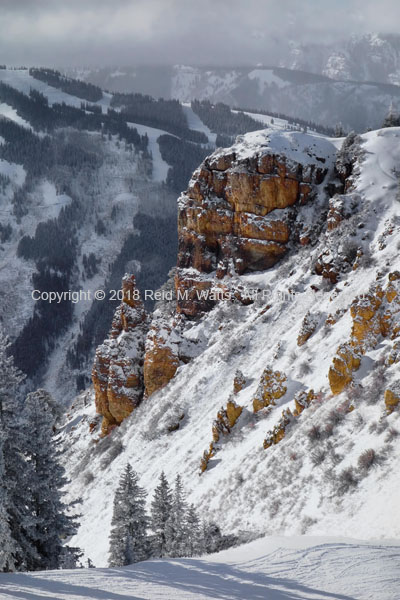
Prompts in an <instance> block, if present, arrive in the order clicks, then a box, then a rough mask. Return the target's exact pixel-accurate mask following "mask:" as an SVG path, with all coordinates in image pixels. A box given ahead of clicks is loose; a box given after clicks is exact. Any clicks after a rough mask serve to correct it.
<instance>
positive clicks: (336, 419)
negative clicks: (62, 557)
mask: <svg viewBox="0 0 400 600" xmlns="http://www.w3.org/2000/svg"><path fill="white" fill-rule="evenodd" d="M399 140H400V129H398V128H389V129H384V130H378V131H373V132H370V133H367V134H365V135H363V136H361V138H360V139H359V140H357V139H353V141H352V144H350V143H349V141H348V142H347V146H346V148H347V149H346V150H343V151H342V152H341V153H339V157H338V159H337V161H336V165H335V152H336V149H337V148H339V147H340V146H341V144H342V142H343V140H337V139H328V138H321V137H320V136H313V135H311V134H301V133H293V132H279V131H276V130H272V131H271V130H265V131H263V132H256V133H252V134H248V135H246V136H243V137H242V138H240V139H239V140H238V141H237V143H236V144H235V145H234V146H233V147H232V148H231V149H228V150H226V151H218V152H217V153H215V154H214V155H213V156H212V157H211V158H210V159H207V160H206V161H205V163H204V164H203V165H202V167H201V168H200V169H199V170H198V171H197V172H196V173H195V175H194V179H193V181H192V183H191V186H189V191H188V192H187V194H186V195H183V197H182V198H181V200H180V211H182V210H185V211H187V214H186V217H185V216H184V215H183V214H181V215H180V234H179V235H180V242H181V245H180V252H181V254H180V259H179V260H180V261H186V260H189V262H188V263H187V265H188V266H187V267H185V266H184V264H181V266H180V269H179V270H178V277H177V285H178V286H179V285H181V284H182V282H183V283H185V282H186V284H187V285H192V286H196V285H198V286H199V285H200V287H201V286H203V284H204V283H207V285H208V283H209V282H211V283H213V282H214V283H213V285H215V286H216V288H215V289H222V290H225V293H226V294H227V295H226V296H225V298H227V299H225V300H220V301H216V302H214V303H213V304H214V307H213V308H212V304H211V305H208V306H207V308H206V310H208V312H205V313H204V314H199V312H196V311H194V310H192V307H190V306H189V305H188V304H185V303H184V302H181V304H179V299H178V312H177V313H174V304H173V303H168V302H164V303H161V304H160V306H159V309H158V311H156V313H155V314H154V316H153V327H154V328H155V329H153V331H155V332H156V333H155V336H156V338H157V335H158V334H157V331H159V339H160V340H161V341H160V344H161V347H162V348H165V347H167V348H168V347H169V348H170V352H171V353H174V352H175V353H176V352H177V353H178V356H182V360H181V361H180V365H179V368H178V369H177V371H176V373H175V376H173V377H172V379H171V376H170V381H169V383H168V384H167V385H165V387H163V388H162V389H159V390H158V391H155V392H154V393H152V394H151V395H150V396H149V397H148V398H145V399H144V400H143V401H142V403H141V404H140V405H139V407H138V408H136V409H135V410H134V411H133V412H132V414H131V415H130V417H128V418H127V419H125V421H123V423H122V425H121V426H120V427H119V428H116V429H114V430H113V431H112V433H111V434H110V435H109V436H107V437H106V438H104V439H100V440H99V437H98V433H99V426H98V425H99V419H98V417H97V418H96V417H95V408H94V394H93V391H92V390H90V389H89V390H88V391H87V392H85V393H84V394H83V395H81V396H80V397H79V398H77V400H76V401H75V402H74V405H73V407H72V408H71V410H70V413H69V417H68V419H67V422H66V424H65V425H64V427H63V430H62V432H61V436H62V439H63V440H64V447H65V454H64V459H65V465H66V467H67V470H68V474H69V477H70V479H71V484H70V486H69V488H68V493H69V497H70V498H74V497H78V496H81V497H82V507H81V513H82V523H81V528H80V531H79V533H78V535H77V537H76V538H74V540H73V543H75V544H77V545H79V546H81V547H82V548H83V549H84V550H85V552H86V553H87V555H88V556H90V557H91V558H92V559H93V560H94V562H95V564H97V565H98V566H102V565H105V563H106V560H107V550H108V533H109V528H110V520H111V512H112V497H113V492H114V490H115V487H116V484H117V481H118V477H119V474H120V472H121V470H122V468H123V467H124V465H125V464H126V462H128V461H129V462H130V463H131V464H132V466H133V468H134V469H135V470H136V471H137V472H138V474H139V477H140V484H141V485H142V486H144V487H145V488H146V489H147V491H148V492H149V493H151V492H152V490H153V489H154V487H155V485H156V482H157V479H158V477H159V474H160V472H161V470H164V471H165V473H166V475H167V477H168V478H169V479H170V480H172V479H173V478H174V477H175V476H176V474H177V473H180V474H181V475H182V477H183V481H184V483H185V486H186V487H187V489H188V490H189V500H190V501H191V502H193V503H194V504H195V505H196V506H197V508H198V510H199V511H200V513H201V515H202V516H203V517H204V518H209V519H213V520H214V521H216V522H217V523H218V524H219V525H220V526H221V528H222V530H223V531H225V532H230V533H231V532H233V533H236V534H238V535H239V537H240V536H241V535H247V533H248V532H251V533H252V534H257V535H265V534H267V535H276V534H284V535H297V534H304V533H307V534H308V535H327V534H330V535H338V536H352V537H358V538H363V539H371V538H376V539H382V538H396V537H397V538H399V537H400V520H399V513H398V510H397V497H396V490H397V489H398V488H399V485H400V475H399V473H400V454H399V451H398V439H399V438H398V436H399V431H400V413H399V412H398V409H396V398H398V397H399V393H398V356H399V355H398V351H399V349H398V332H399V331H400V328H399V311H398V298H399V289H398V287H399V276H398V270H399V269H400V244H399V236H400V205H399V202H398V200H397V199H396V193H397V190H398V171H397V169H398V147H399ZM274 165H275V166H274ZM317 166H319V167H321V169H322V168H323V169H325V171H324V173H325V175H324V177H322V180H321V173H322V171H320V172H319V173H317V171H316V168H317ZM210 169H211V171H210ZM212 169H214V170H212ZM218 169H219V171H218ZM257 169H258V170H257ZM271 169H272V170H271ZM274 169H275V171H274ZM309 169H311V172H312V173H314V175H313V176H312V177H310V171H309ZM209 172H210V173H211V175H210V174H208V173H209ZM260 172H261V174H260ZM263 173H267V174H266V175H263ZM285 173H286V175H285ZM299 173H302V175H299ZM296 177H297V178H299V177H300V181H303V182H304V181H307V180H308V181H309V182H310V181H311V183H309V184H308V185H309V187H310V189H309V190H308V191H307V194H309V195H308V196H307V198H306V197H305V196H302V195H300V196H297V198H300V199H301V198H303V200H299V199H298V200H297V204H295V205H294V207H293V211H294V212H291V211H290V210H289V212H288V208H275V209H274V211H273V212H272V213H269V214H268V215H267V216H266V217H264V219H266V223H268V224H269V225H268V227H272V225H273V224H274V221H273V219H274V217H275V218H277V219H278V222H280V223H281V225H279V227H281V226H283V225H282V224H283V223H285V222H286V223H291V225H290V227H292V228H293V232H296V231H297V232H298V233H297V234H296V235H297V237H296V235H295V234H294V233H293V236H292V237H290V238H289V242H288V244H289V246H288V252H287V254H286V256H285V257H284V258H282V259H281V260H280V262H278V263H277V264H276V265H275V266H274V267H273V268H269V269H267V270H264V271H255V272H251V271H250V272H247V273H246V272H245V273H244V274H242V275H238V274H237V273H236V274H235V272H234V270H233V264H234V263H235V261H236V263H235V264H236V265H237V268H238V269H239V272H240V269H241V268H242V267H243V260H242V259H241V258H240V255H239V260H238V255H237V254H235V253H234V252H233V251H232V252H233V253H232V254H231V259H229V260H228V261H227V262H228V263H229V264H228V271H229V270H230V275H225V276H224V271H223V266H222V265H221V264H218V267H217V271H213V270H211V271H209V272H206V268H209V265H210V264H211V269H212V264H213V262H212V260H213V258H212V252H214V251H215V250H214V249H213V247H212V245H211V241H210V240H209V241H208V242H207V239H206V237H205V234H201V233H200V234H199V240H200V242H199V243H200V245H196V244H197V241H196V239H197V238H196V235H197V234H196V235H195V231H197V230H196V229H195V228H196V227H200V225H201V226H202V227H209V225H207V223H209V224H213V223H214V225H215V223H217V224H219V225H221V226H223V231H225V232H227V231H229V229H227V223H228V221H227V219H228V218H230V217H229V215H230V210H231V209H229V210H228V204H227V201H229V202H234V203H235V210H236V211H238V210H239V209H238V206H240V205H241V202H245V199H246V198H247V204H246V206H247V210H248V211H250V212H251V211H253V210H255V209H257V211H258V214H259V215H260V214H261V215H262V214H265V213H263V212H262V206H270V204H268V203H270V202H273V201H277V202H279V203H283V202H284V201H285V198H286V200H288V198H289V196H288V197H286V196H285V193H286V192H285V193H284V192H283V191H282V192H281V193H280V194H281V195H280V194H278V193H277V195H276V197H275V196H274V194H275V192H274V191H271V190H276V189H281V188H279V186H280V185H282V186H283V187H282V190H283V189H285V190H286V191H287V193H289V192H288V190H289V191H290V189H292V186H294V185H295V181H296ZM224 178H225V179H224ZM257 178H260V179H261V180H263V181H265V182H266V183H264V184H262V185H265V186H266V187H265V190H266V191H265V195H264V196H263V195H262V193H261V192H260V191H259V187H258V186H259V185H260V186H261V184H258V183H257V181H258V179H257ZM280 178H281V179H280ZM339 178H341V179H340V180H339ZM210 181H213V183H210ZM221 181H225V186H226V187H223V185H222V187H221V183H220V182H221ZM227 181H228V182H230V183H229V184H228V183H226V182H227ZM271 181H272V182H274V183H273V184H272V183H271ZM280 181H281V183H280ZM204 182H209V183H208V184H205V183H204ZM235 182H236V183H235ZM249 182H253V184H254V189H253V191H250V188H249V187H248V186H249V185H250V183H249ZM268 182H270V183H268ZM290 182H292V183H290ZM270 185H271V186H272V185H273V186H274V187H273V188H272V187H271V188H270V187H269V186H270ZM296 185H298V183H297V184H296ZM299 185H300V188H301V189H303V190H304V192H303V193H305V192H306V188H304V187H303V188H302V187H301V186H302V185H303V186H304V185H305V184H304V183H300V184H299ZM207 186H208V187H207ZM212 186H214V187H212ZM246 190H247V191H246ZM335 191H336V194H335ZM243 194H244V195H243ZM333 194H335V195H334V196H333V198H332V197H331V198H330V196H332V195H333ZM242 195H243V196H242ZM185 198H186V199H185ZM274 198H275V200H274ZM305 198H306V199H305ZM196 202H197V203H199V202H203V212H202V213H200V212H199V213H198V214H199V217H198V218H199V219H200V220H196V218H195V217H192V216H191V214H192V213H190V210H192V209H193V208H195V207H196V206H197V205H198V204H197V205H196ZM253 202H254V203H255V204H254V206H253V204H252V203H253ZM248 203H250V204H248ZM281 206H282V204H281ZM244 210H246V208H245V209H244ZM207 211H211V215H210V221H207ZM212 211H214V212H212ZM235 214H236V215H237V218H236V219H235V222H238V221H240V219H241V216H240V213H239V212H236V213H235ZM242 214H245V213H242ZM248 214H249V213H248ZM212 215H214V217H212ZM185 219H186V220H185ZM258 219H259V220H258V221H257V219H256V221H255V222H257V223H259V226H260V230H259V231H260V232H261V231H264V230H263V229H262V227H263V226H264V225H262V223H264V221H262V219H261V220H260V217H258ZM286 219H289V220H288V221H286ZM261 221H262V223H261ZM246 223H247V224H248V223H250V221H248V222H246ZM276 223H277V221H275V225H276ZM185 227H186V229H185ZM210 227H211V225H210ZM246 227H247V225H246ZM276 227H278V226H277V225H276ZM199 231H200V232H201V231H205V229H199ZM207 231H209V232H211V233H212V232H213V231H214V230H213V229H211V228H209V229H207ZM221 231H222V230H221ZM236 231H238V230H236ZM243 231H246V228H245V229H244V230H243ZM277 231H281V230H280V229H279V230H277ZM216 235H220V234H219V233H218V231H217V233H216ZM221 235H222V234H221ZM223 235H225V234H223ZM226 235H229V234H226ZM235 235H236V236H238V237H237V239H236V242H235V236H233V237H231V238H229V237H228V238H227V239H225V238H224V237H221V238H218V237H217V240H219V243H220V244H221V254H220V256H221V261H222V259H224V257H226V256H229V252H231V250H230V248H229V244H228V242H229V240H230V242H229V243H230V244H232V248H233V246H234V244H235V243H239V248H240V247H241V246H240V244H241V243H242V242H243V239H244V238H240V235H239V234H238V233H236V234H235ZM241 235H244V233H243V234H241ZM252 235H253V237H254V236H255V235H256V233H253V234H252ZM185 236H186V237H185ZM202 236H203V238H202ZM186 239H187V240H188V241H189V242H190V240H192V241H191V242H190V243H191V244H192V246H190V244H189V245H186V241H185V240H186ZM202 239H203V241H204V239H205V240H206V243H208V244H209V245H208V247H207V248H208V249H207V248H205V249H204V250H203V249H202V246H201V244H202V243H203V242H202ZM254 241H255V240H253V241H252V242H251V244H253V242H254ZM260 244H261V246H263V242H260ZM264 244H266V242H264ZM268 244H269V245H268ZM271 244H272V242H268V243H267V248H275V246H274V244H272V245H271ZM191 247H192V248H196V251H195V252H193V254H192V256H190V248H191ZM244 247H247V246H244ZM251 247H252V250H251V252H253V251H254V252H255V253H256V254H255V255H254V256H256V257H257V256H258V255H257V252H258V250H254V249H256V248H260V245H257V244H253V246H251ZM280 248H281V247H280ZM260 251H261V250H260ZM202 252H204V257H205V258H206V259H207V261H208V262H204V265H205V266H204V267H203V266H202V265H203V263H202V261H201V253H202ZM224 253H225V254H224ZM227 253H228V254H227ZM241 256H242V258H244V260H245V261H250V263H251V260H258V258H254V257H253V258H251V257H252V256H253V255H251V254H249V255H247V254H246V253H244V254H242V255H241ZM185 257H186V258H185ZM199 257H200V259H199ZM249 257H250V258H249ZM191 259H193V260H194V261H197V262H196V263H193V264H197V265H198V266H192V267H190V260H191ZM241 260H242V262H240V261H241ZM207 265H208V267H207ZM241 265H242V267H241ZM202 269H203V271H202ZM318 273H319V274H318ZM185 278H186V279H185ZM178 289H179V287H178ZM188 289H189V288H188ZM191 289H192V291H193V290H195V289H196V288H195V287H192V288H191ZM201 289H205V288H204V287H201ZM229 290H231V292H232V294H229V293H227V291H229ZM360 294H361V295H362V294H366V295H367V296H365V297H363V296H361V297H360ZM246 296H247V298H248V299H249V302H247V301H246ZM357 298H358V300H357ZM198 308H199V307H198V305H197V309H196V310H197V311H198ZM171 314H172V316H171ZM185 314H188V316H187V317H185V316H184V315H185ZM368 315H369V316H368ZM384 315H386V316H384ZM368 319H369V320H370V321H368ZM367 321H368V323H369V324H368V323H367ZM384 323H386V325H384ZM171 331H172V333H171ZM396 336H397V337H396ZM152 343H153V342H152ZM163 344H164V345H163ZM346 344H347V345H346ZM343 345H345V346H343ZM146 347H148V348H149V351H151V352H153V351H154V346H152V344H151V343H150V342H149V345H148V346H146ZM338 347H340V348H339V352H341V353H342V355H340V354H339V355H338V354H337V352H338ZM176 348H178V350H176ZM343 352H347V355H345V354H343ZM167 354H168V352H167ZM153 356H156V354H155V355H153ZM163 356H164V355H163ZM341 356H343V359H342V358H341ZM154 360H156V359H155V358H154ZM161 368H162V367H161ZM237 369H240V371H241V372H242V373H243V376H244V381H242V383H241V385H235V394H234V396H232V394H233V392H234V379H235V374H236V372H237ZM338 369H339V371H338ZM145 374H146V373H145ZM285 378H286V379H285ZM282 382H283V383H282ZM339 384H343V385H342V386H341V387H340V386H339ZM268 386H269V387H268ZM267 389H269V390H270V392H269V393H270V396H269V400H268V401H265V402H264V400H262V398H264V395H263V394H264V392H265V390H267ZM263 390H264V391H263ZM311 390H313V391H312V392H311ZM388 390H389V391H391V393H393V396H390V395H389V394H388V393H387V392H388ZM308 394H309V395H308ZM267 395H268V394H267ZM307 395H308V396H307ZM306 396H307V398H308V399H307V400H306V398H305V397H306ZM392 400H393V404H390V402H391V401H392ZM229 402H231V406H230V408H232V406H236V407H241V413H240V415H239V416H238V415H237V412H236V413H235V417H234V419H232V420H231V419H230V418H228V416H226V415H225V417H224V410H225V409H226V410H229V406H228V404H229ZM232 402H233V404H232ZM260 402H261V405H262V406H264V408H262V407H261V409H260ZM221 407H222V412H221ZM392 408H393V410H392ZM289 409H290V411H289V412H288V410H289ZM303 409H304V410H303ZM219 411H220V415H222V416H218V413H219ZM235 411H236V409H235ZM224 419H225V421H226V419H228V420H229V425H227V424H226V423H227V421H226V423H225V421H224ZM224 423H225V425H224ZM224 427H225V429H224ZM216 432H217V433H216ZM212 440H214V444H213V446H212V447H211V448H212V451H211V452H210V451H209V450H208V449H209V448H210V442H211V441H212ZM204 451H207V452H208V456H207V458H206V460H205V469H203V472H202V474H200V473H201V469H200V465H201V460H202V458H203V459H204ZM202 466H203V467H204V460H203V462H202ZM244 532H247V533H244ZM356 597H357V596H356ZM360 597H361V596H360ZM371 597H372V596H371Z"/></svg>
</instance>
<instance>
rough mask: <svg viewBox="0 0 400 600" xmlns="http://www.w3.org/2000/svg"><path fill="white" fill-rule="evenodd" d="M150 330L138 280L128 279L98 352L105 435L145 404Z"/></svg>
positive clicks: (97, 387)
mask: <svg viewBox="0 0 400 600" xmlns="http://www.w3.org/2000/svg"><path fill="white" fill-rule="evenodd" d="M147 329H148V318H147V314H146V311H145V310H144V306H143V303H142V301H141V299H140V296H139V293H138V290H137V288H136V286H135V277H134V276H133V275H126V276H125V277H124V279H123V282H122V302H121V304H120V306H119V307H118V309H117V310H116V312H115V315H114V319H113V322H112V326H111V331H110V334H109V337H108V338H107V339H106V340H105V341H104V343H103V344H102V345H101V346H99V347H98V348H97V351H96V357H95V361H94V365H93V371H92V378H93V385H94V389H95V394H96V412H97V413H99V414H100V415H102V416H103V423H102V432H103V434H107V433H109V432H110V431H111V430H112V429H113V428H114V427H115V426H117V425H120V424H121V423H122V421H123V420H124V419H125V418H126V417H127V416H128V415H130V414H131V412H132V411H133V409H134V408H135V407H136V406H137V405H138V404H139V402H140V401H141V400H142V397H143V391H144V381H143V362H144V344H145V337H146V332H147Z"/></svg>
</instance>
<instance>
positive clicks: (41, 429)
mask: <svg viewBox="0 0 400 600" xmlns="http://www.w3.org/2000/svg"><path fill="white" fill-rule="evenodd" d="M8 348H9V342H8V340H7V338H6V337H5V336H4V334H3V333H2V331H0V478H1V481H2V486H1V490H0V540H1V549H0V559H1V562H0V570H3V571H9V570H20V571H24V570H37V569H46V568H59V567H60V566H62V565H63V564H64V561H65V562H66V564H67V565H68V566H71V565H75V563H76V561H75V560H71V557H72V558H73V557H74V556H75V552H74V551H72V550H71V549H69V548H68V547H64V545H63V542H64V540H65V538H67V537H70V536H72V535H73V534H75V533H76V530H77V528H76V523H75V521H74V519H73V518H71V517H69V516H67V515H66V509H67V506H66V505H64V504H63V502H62V500H61V496H62V493H61V488H62V487H63V486H64V485H65V483H66V479H65V477H64V468H63V467H62V466H61V465H60V464H59V462H58V459H57V452H56V447H55V444H54V441H53V425H54V417H53V413H52V408H51V407H50V405H48V404H46V402H45V398H46V395H44V394H43V393H40V392H39V393H37V392H36V393H31V394H29V395H28V396H27V398H26V400H25V401H23V398H22V396H21V391H20V387H21V384H22V382H23V379H24V377H23V375H22V374H21V373H20V372H19V371H18V369H16V368H15V366H14V363H13V359H12V357H11V356H9V355H8Z"/></svg>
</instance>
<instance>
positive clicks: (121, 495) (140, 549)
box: [109, 464, 149, 567]
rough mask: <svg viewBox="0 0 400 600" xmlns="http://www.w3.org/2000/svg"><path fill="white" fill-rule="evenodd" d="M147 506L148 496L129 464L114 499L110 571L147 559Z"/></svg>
mask: <svg viewBox="0 0 400 600" xmlns="http://www.w3.org/2000/svg"><path fill="white" fill-rule="evenodd" d="M145 505H146V492H145V491H144V490H143V489H142V488H141V487H140V486H139V483H138V476H137V473H135V471H133V469H132V467H131V465H130V464H127V465H126V467H125V469H124V471H123V473H122V475H121V479H120V482H119V486H118V488H117V491H116V492H115V497H114V512H113V518H112V521H111V533H110V558H109V565H110V567H122V566H124V565H130V564H132V563H136V562H140V561H141V560H145V559H146V558H148V556H149V539H148V535H147V528H148V518H147V516H146V510H145Z"/></svg>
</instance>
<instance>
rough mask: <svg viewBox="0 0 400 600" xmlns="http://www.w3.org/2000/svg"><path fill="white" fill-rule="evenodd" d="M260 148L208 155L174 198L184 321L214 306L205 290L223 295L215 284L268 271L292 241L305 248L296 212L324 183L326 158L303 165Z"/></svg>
mask: <svg viewBox="0 0 400 600" xmlns="http://www.w3.org/2000/svg"><path fill="white" fill-rule="evenodd" d="M258 135H260V134H258ZM257 140H258V138H257ZM262 142H263V144H262V147H261V149H260V145H259V146H258V148H257V150H256V151H254V152H252V153H250V152H246V151H243V149H242V148H240V149H239V146H238V145H236V146H233V148H232V149H231V150H230V151H229V152H225V153H221V151H217V152H215V153H214V154H213V155H211V156H210V157H209V158H207V159H206V160H205V161H204V162H203V164H202V165H201V166H200V168H199V169H197V171H195V173H194V175H193V178H192V180H191V182H190V184H189V187H188V190H187V192H186V193H184V194H182V195H181V197H180V199H179V202H178V211H179V214H178V228H179V253H178V270H177V279H176V287H177V292H178V299H177V300H178V312H180V313H183V314H185V315H186V316H188V317H195V316H197V315H198V314H199V313H201V312H203V311H207V310H210V309H211V308H212V307H213V306H214V305H215V303H216V301H217V300H216V299H215V298H213V297H212V294H211V293H210V292H211V290H212V289H213V288H215V287H217V288H219V289H220V290H221V289H222V292H221V293H223V286H221V285H219V284H218V281H216V278H217V280H218V279H222V278H223V277H224V276H225V275H227V274H229V273H232V272H233V271H234V272H236V273H238V274H243V273H246V272H249V271H256V270H263V269H268V268H270V267H272V266H273V265H275V264H276V262H277V261H278V260H279V259H281V258H282V256H284V255H285V254H286V252H287V250H288V247H289V243H290V242H291V241H300V240H302V243H303V244H305V243H308V242H307V240H309V237H308V236H309V233H310V232H309V229H308V228H307V227H305V226H304V224H303V223H301V219H299V218H298V215H299V209H300V208H301V206H303V205H305V204H306V203H308V202H310V201H312V199H313V197H314V196H315V189H316V187H315V186H317V185H319V184H321V183H322V181H323V180H324V177H325V176H326V173H327V167H324V163H325V162H326V159H325V158H320V157H318V156H317V157H316V156H313V155H312V154H311V153H309V157H310V160H309V161H308V162H307V161H305V162H304V163H302V162H300V161H299V160H295V159H294V158H292V157H288V156H285V154H284V153H282V154H276V153H273V152H271V150H270V148H269V146H268V138H265V137H264V139H263V140H262ZM292 154H293V153H292ZM212 273H214V276H211V277H210V276H209V274H212Z"/></svg>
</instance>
